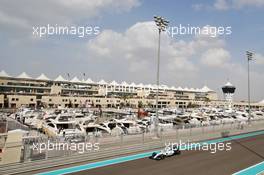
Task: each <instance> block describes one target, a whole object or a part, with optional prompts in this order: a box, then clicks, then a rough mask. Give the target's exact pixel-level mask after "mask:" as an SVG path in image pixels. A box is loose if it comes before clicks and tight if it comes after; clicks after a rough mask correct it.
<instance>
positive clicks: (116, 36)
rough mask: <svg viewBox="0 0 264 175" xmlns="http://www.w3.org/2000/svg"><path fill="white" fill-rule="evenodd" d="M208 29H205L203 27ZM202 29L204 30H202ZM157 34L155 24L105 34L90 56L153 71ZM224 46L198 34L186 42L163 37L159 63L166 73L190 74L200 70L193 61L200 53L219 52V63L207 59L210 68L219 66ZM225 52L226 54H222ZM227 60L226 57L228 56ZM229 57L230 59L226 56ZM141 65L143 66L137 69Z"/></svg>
mask: <svg viewBox="0 0 264 175" xmlns="http://www.w3.org/2000/svg"><path fill="white" fill-rule="evenodd" d="M205 27H207V26H205ZM205 27H204V28H205ZM157 40H158V33H157V31H156V26H155V24H154V22H139V23H136V24H134V25H133V26H131V27H130V28H128V29H127V30H126V31H125V32H124V33H118V32H115V31H112V30H105V31H102V33H101V34H100V35H99V36H97V37H96V38H95V39H93V40H90V41H89V43H88V45H87V46H88V50H89V53H92V54H93V55H94V57H95V58H97V59H98V58H101V59H110V60H113V62H128V63H129V70H130V71H138V70H139V69H141V70H143V69H144V68H146V67H154V66H155V64H156V57H157ZM224 45H225V43H224V41H223V40H221V39H219V38H218V37H210V36H209V35H205V34H200V35H196V36H194V37H193V39H192V40H191V41H189V42H186V41H183V40H176V41H175V40H174V39H173V38H171V37H169V36H168V35H165V34H164V33H163V34H162V36H161V60H162V63H163V65H164V66H165V68H166V70H167V71H170V72H172V73H173V72H174V73H175V72H181V73H182V74H184V73H185V72H186V71H189V72H193V71H197V70H198V69H199V66H195V64H194V62H195V58H194V57H197V56H198V57H199V55H200V54H201V53H203V52H206V51H207V50H208V51H207V52H206V54H207V55H208V54H211V52H212V51H214V50H210V49H212V48H218V50H217V52H218V57H219V60H218V61H217V62H216V63H213V62H212V61H211V60H209V58H207V57H206V58H205V59H208V60H209V61H210V62H209V66H211V65H214V64H221V63H223V62H224V61H226V60H225V57H226V56H227V55H226V52H227V51H225V50H224V49H222V47H224ZM224 51H225V52H224ZM228 56H229V55H228ZM229 57H230V56H229ZM139 64H142V65H144V66H139Z"/></svg>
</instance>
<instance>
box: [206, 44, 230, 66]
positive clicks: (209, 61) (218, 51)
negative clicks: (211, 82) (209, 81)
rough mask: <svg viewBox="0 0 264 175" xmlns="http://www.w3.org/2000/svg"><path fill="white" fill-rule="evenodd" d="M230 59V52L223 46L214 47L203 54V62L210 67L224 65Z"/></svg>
mask: <svg viewBox="0 0 264 175" xmlns="http://www.w3.org/2000/svg"><path fill="white" fill-rule="evenodd" d="M229 59H230V53H229V52H228V51H227V50H224V49H223V48H212V49H209V50H207V51H206V52H205V53H203V54H202V57H201V62H202V63H203V64H204V65H207V66H210V67H223V66H225V65H226V63H227V62H228V61H229Z"/></svg>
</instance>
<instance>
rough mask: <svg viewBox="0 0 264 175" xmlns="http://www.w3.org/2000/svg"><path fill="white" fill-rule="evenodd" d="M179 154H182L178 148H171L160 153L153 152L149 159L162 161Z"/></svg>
mask: <svg viewBox="0 0 264 175" xmlns="http://www.w3.org/2000/svg"><path fill="white" fill-rule="evenodd" d="M179 154H181V151H180V149H179V148H178V147H177V146H169V147H166V148H165V149H163V150H161V151H160V152H153V153H152V155H151V156H150V157H149V158H150V159H154V160H162V159H165V157H170V156H175V155H179Z"/></svg>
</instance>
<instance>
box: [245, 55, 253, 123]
mask: <svg viewBox="0 0 264 175" xmlns="http://www.w3.org/2000/svg"><path fill="white" fill-rule="evenodd" d="M246 55H247V61H248V122H249V123H250V118H251V107H250V75H249V73H250V70H249V62H250V61H251V60H252V58H253V52H250V51H247V52H246Z"/></svg>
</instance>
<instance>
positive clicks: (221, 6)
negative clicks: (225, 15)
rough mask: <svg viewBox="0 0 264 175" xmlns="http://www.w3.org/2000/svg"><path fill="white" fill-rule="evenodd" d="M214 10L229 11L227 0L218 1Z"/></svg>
mask: <svg viewBox="0 0 264 175" xmlns="http://www.w3.org/2000/svg"><path fill="white" fill-rule="evenodd" d="M214 8H216V9H218V10H227V9H229V5H228V2H227V0H216V1H215V3H214Z"/></svg>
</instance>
